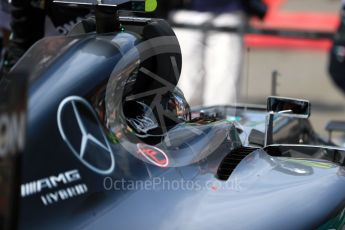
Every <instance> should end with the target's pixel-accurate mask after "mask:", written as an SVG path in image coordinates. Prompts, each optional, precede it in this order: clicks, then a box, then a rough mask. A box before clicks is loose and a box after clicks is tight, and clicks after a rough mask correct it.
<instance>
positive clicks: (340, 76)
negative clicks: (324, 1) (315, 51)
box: [328, 0, 345, 94]
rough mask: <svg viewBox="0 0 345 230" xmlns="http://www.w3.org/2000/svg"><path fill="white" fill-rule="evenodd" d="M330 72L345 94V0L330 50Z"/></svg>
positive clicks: (343, 0)
mask: <svg viewBox="0 0 345 230" xmlns="http://www.w3.org/2000/svg"><path fill="white" fill-rule="evenodd" d="M328 72H329V74H330V76H331V78H332V80H333V83H334V84H335V85H336V86H337V87H338V88H339V89H340V90H341V91H342V92H343V93H344V94H345V0H342V8H341V14H340V24H339V27H338V30H337V32H336V33H335V35H334V38H333V45H332V48H331V50H330V55H329V65H328Z"/></svg>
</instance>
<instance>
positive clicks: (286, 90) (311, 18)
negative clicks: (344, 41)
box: [239, 0, 345, 135]
mask: <svg viewBox="0 0 345 230" xmlns="http://www.w3.org/2000/svg"><path fill="white" fill-rule="evenodd" d="M267 2H268V3H269V4H270V5H271V7H270V12H269V13H268V15H267V17H266V19H265V21H264V22H263V23H262V24H260V23H257V22H252V24H253V25H255V26H261V27H267V28H275V29H278V30H279V29H287V30H296V31H303V32H310V33H311V34H313V33H315V34H317V33H326V34H327V33H329V32H330V33H334V32H335V30H336V28H337V26H338V24H339V15H340V9H341V6H340V5H341V2H340V1H339V0H286V1H280V0H273V1H267ZM301 35H303V34H301ZM306 36H308V34H306ZM245 45H246V48H245V57H244V65H243V71H242V76H241V79H242V84H241V86H242V90H241V95H240V99H239V101H240V102H247V103H255V104H257V103H259V104H262V103H265V99H266V97H267V96H269V95H270V94H271V91H272V88H271V87H272V71H274V70H276V71H278V73H279V74H278V78H277V87H276V93H277V95H279V96H287V97H295V98H304V99H308V100H310V101H311V103H312V113H311V114H312V115H311V118H310V119H311V121H312V124H313V126H314V128H315V129H316V131H318V132H320V133H322V134H323V135H326V131H325V130H324V127H325V125H326V123H327V122H328V121H329V120H330V119H335V120H345V97H344V95H343V93H342V92H341V91H340V90H338V88H337V87H336V86H335V85H334V84H333V82H332V80H331V78H330V76H329V73H328V62H329V50H330V48H331V41H330V40H329V39H322V38H319V39H305V38H303V36H301V38H287V37H284V36H277V37H271V36H260V35H246V36H245Z"/></svg>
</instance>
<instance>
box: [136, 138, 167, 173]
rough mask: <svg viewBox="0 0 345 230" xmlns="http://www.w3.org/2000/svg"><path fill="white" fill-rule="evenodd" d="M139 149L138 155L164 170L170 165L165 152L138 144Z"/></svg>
mask: <svg viewBox="0 0 345 230" xmlns="http://www.w3.org/2000/svg"><path fill="white" fill-rule="evenodd" d="M137 148H138V153H139V154H141V155H142V156H143V157H145V159H147V160H148V161H149V162H150V163H152V164H154V165H156V166H158V167H162V168H165V167H167V166H168V165H169V158H168V156H167V154H166V153H165V152H164V151H163V150H161V149H159V148H157V147H155V146H151V145H146V144H142V143H138V144H137Z"/></svg>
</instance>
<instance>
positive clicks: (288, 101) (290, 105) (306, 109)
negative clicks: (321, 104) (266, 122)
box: [267, 97, 311, 119]
mask: <svg viewBox="0 0 345 230" xmlns="http://www.w3.org/2000/svg"><path fill="white" fill-rule="evenodd" d="M310 107H311V106H310V102H309V101H307V100H301V99H293V98H286V97H268V98H267V112H269V113H274V114H279V115H280V116H288V117H296V118H305V119H306V118H309V117H310Z"/></svg>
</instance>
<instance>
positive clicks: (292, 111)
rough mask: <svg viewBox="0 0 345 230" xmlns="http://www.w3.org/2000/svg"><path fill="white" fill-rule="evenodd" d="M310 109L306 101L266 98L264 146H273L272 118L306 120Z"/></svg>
mask: <svg viewBox="0 0 345 230" xmlns="http://www.w3.org/2000/svg"><path fill="white" fill-rule="evenodd" d="M310 107H311V106H310V102H309V101H307V100H301V99H293V98H287V97H272V96H271V97H268V98H267V112H268V113H267V118H266V132H265V146H267V145H271V144H273V121H274V116H276V115H278V116H285V117H294V118H302V119H307V118H309V117H310Z"/></svg>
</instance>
